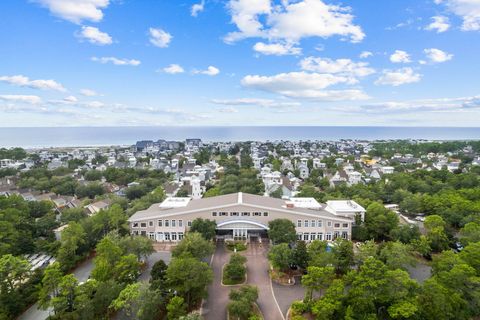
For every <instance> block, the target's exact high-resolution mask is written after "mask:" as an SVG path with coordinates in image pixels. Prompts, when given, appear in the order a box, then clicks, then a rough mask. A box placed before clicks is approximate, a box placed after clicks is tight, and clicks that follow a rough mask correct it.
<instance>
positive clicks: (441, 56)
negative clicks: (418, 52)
mask: <svg viewBox="0 0 480 320" xmlns="http://www.w3.org/2000/svg"><path fill="white" fill-rule="evenodd" d="M423 52H424V53H425V55H426V56H427V59H428V60H429V61H430V62H431V63H442V62H446V61H448V60H452V58H453V54H450V53H446V52H445V51H442V50H440V49H436V48H430V49H425V50H423Z"/></svg>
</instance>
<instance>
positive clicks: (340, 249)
mask: <svg viewBox="0 0 480 320" xmlns="http://www.w3.org/2000/svg"><path fill="white" fill-rule="evenodd" d="M332 252H333V257H334V262H333V264H334V266H335V269H336V271H337V272H338V273H347V272H348V271H349V270H350V268H351V267H352V266H353V265H354V262H355V260H354V254H353V244H352V242H351V241H348V240H344V239H337V240H336V241H335V243H334V246H333V248H332Z"/></svg>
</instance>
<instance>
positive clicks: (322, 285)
mask: <svg viewBox="0 0 480 320" xmlns="http://www.w3.org/2000/svg"><path fill="white" fill-rule="evenodd" d="M334 278H335V268H333V267H308V268H307V274H306V275H304V276H302V285H303V286H304V287H305V288H306V289H307V291H306V292H305V299H306V300H312V298H313V293H314V292H318V293H320V294H321V291H322V290H324V289H326V288H328V287H329V286H330V284H331V283H332V281H333V279H334Z"/></svg>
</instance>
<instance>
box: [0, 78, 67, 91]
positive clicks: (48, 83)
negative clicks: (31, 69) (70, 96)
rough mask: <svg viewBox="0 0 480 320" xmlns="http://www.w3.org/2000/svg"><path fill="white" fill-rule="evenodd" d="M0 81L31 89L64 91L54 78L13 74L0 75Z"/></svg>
mask: <svg viewBox="0 0 480 320" xmlns="http://www.w3.org/2000/svg"><path fill="white" fill-rule="evenodd" d="M0 81H3V82H7V83H9V84H12V85H15V86H19V87H29V88H33V89H42V90H56V91H66V89H65V88H64V87H63V86H62V85H61V84H60V83H58V82H56V81H55V80H42V79H39V80H30V79H29V78H28V77H26V76H23V75H15V76H1V77H0Z"/></svg>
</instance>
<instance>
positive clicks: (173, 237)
mask: <svg viewBox="0 0 480 320" xmlns="http://www.w3.org/2000/svg"><path fill="white" fill-rule="evenodd" d="M172 241H177V233H176V232H172Z"/></svg>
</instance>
